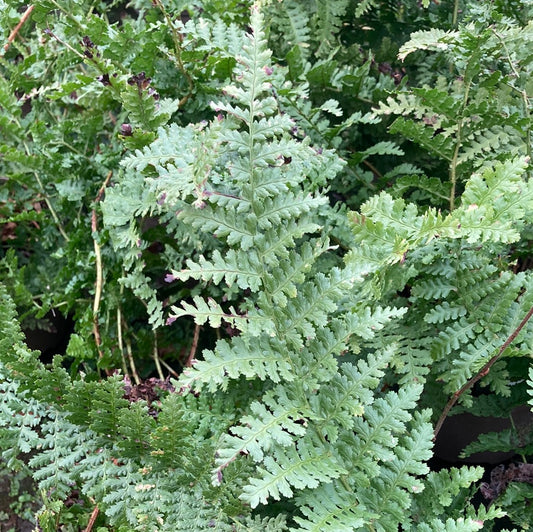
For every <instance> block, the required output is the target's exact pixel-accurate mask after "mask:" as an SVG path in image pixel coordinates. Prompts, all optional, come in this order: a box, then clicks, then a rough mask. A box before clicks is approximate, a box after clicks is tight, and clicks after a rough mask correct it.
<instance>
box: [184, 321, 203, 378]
mask: <svg viewBox="0 0 533 532" xmlns="http://www.w3.org/2000/svg"><path fill="white" fill-rule="evenodd" d="M199 337H200V325H196V326H195V327H194V336H193V339H192V346H191V350H190V352H189V356H188V357H187V361H186V362H185V367H186V368H190V367H191V366H192V361H193V359H194V355H196V349H197V348H198V338H199Z"/></svg>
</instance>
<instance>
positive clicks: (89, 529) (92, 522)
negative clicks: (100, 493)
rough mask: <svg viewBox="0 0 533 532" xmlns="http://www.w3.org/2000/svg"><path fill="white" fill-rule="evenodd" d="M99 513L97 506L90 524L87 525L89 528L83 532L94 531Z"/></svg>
mask: <svg viewBox="0 0 533 532" xmlns="http://www.w3.org/2000/svg"><path fill="white" fill-rule="evenodd" d="M99 511H100V510H99V509H98V506H95V507H94V510H93V511H92V513H91V517H90V519H89V522H88V523H87V528H86V529H85V530H84V531H83V532H91V530H92V529H93V526H94V523H95V522H96V518H97V517H98V513H99Z"/></svg>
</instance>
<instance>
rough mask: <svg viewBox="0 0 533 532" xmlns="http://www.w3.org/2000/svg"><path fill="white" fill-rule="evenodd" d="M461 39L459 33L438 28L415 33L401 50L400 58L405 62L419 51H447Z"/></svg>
mask: <svg viewBox="0 0 533 532" xmlns="http://www.w3.org/2000/svg"><path fill="white" fill-rule="evenodd" d="M458 37H459V32H458V31H446V30H441V29H438V28H432V29H430V30H423V31H415V32H414V33H411V38H410V39H409V41H407V42H406V43H405V44H404V45H403V46H402V47H401V48H400V52H399V54H398V58H399V59H400V60H401V61H403V60H404V59H405V58H406V57H407V56H408V55H409V54H412V53H413V52H416V51H417V50H439V51H444V50H447V49H448V48H449V47H450V46H451V45H453V44H455V43H456V40H457V38H458Z"/></svg>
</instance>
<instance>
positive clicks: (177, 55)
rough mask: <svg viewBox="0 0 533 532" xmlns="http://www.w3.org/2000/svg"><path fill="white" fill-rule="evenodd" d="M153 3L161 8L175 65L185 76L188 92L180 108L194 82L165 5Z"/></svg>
mask: <svg viewBox="0 0 533 532" xmlns="http://www.w3.org/2000/svg"><path fill="white" fill-rule="evenodd" d="M154 4H155V5H156V6H157V7H159V9H160V10H161V13H163V16H164V17H165V20H166V21H167V25H168V27H169V28H170V32H171V34H172V41H173V42H174V50H175V54H174V57H175V59H176V66H177V67H178V69H179V71H180V72H181V73H182V74H183V75H184V76H185V79H186V80H187V86H188V92H187V94H186V95H185V96H184V97H183V98H182V99H181V100H180V101H179V106H180V108H181V107H182V106H183V105H184V104H185V103H186V102H187V100H188V99H189V98H190V97H191V96H192V93H193V90H194V83H193V80H192V78H191V76H190V74H189V73H188V72H187V69H186V68H185V66H184V64H183V61H182V59H181V42H180V36H179V33H178V30H177V28H176V26H174V23H173V22H172V19H171V18H170V16H169V14H168V12H167V10H166V9H165V6H164V5H163V2H161V0H154Z"/></svg>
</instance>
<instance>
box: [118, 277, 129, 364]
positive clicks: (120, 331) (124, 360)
mask: <svg viewBox="0 0 533 532" xmlns="http://www.w3.org/2000/svg"><path fill="white" fill-rule="evenodd" d="M120 288H121V293H122V288H123V285H122V286H121V287H120ZM117 339H118V349H119V351H120V356H121V358H122V371H124V375H127V374H128V365H127V364H126V358H125V357H124V342H123V341H122V310H121V309H120V304H119V305H118V307H117Z"/></svg>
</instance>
